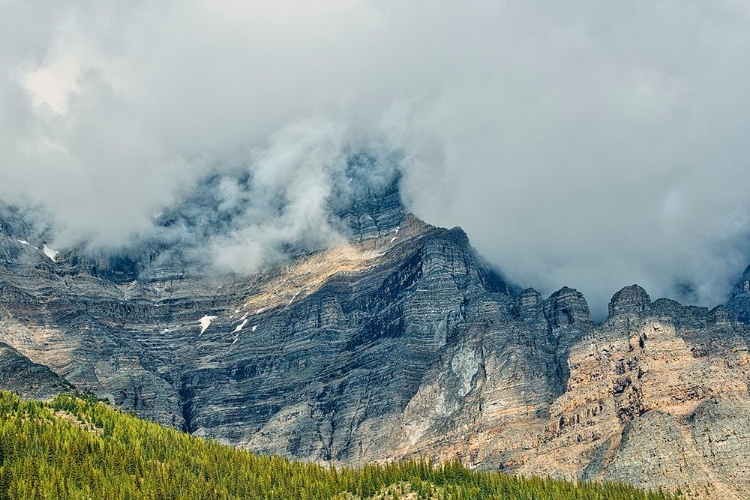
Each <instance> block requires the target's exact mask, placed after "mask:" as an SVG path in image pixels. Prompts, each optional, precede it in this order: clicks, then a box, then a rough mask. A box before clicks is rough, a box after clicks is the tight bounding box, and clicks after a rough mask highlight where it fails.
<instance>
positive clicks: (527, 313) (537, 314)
mask: <svg viewBox="0 0 750 500" xmlns="http://www.w3.org/2000/svg"><path fill="white" fill-rule="evenodd" d="M516 315H517V316H518V317H519V318H520V319H521V320H523V321H534V320H538V319H540V318H543V317H544V304H543V299H542V294H541V293H539V292H537V291H536V290H534V289H533V288H527V289H525V290H523V291H522V292H521V293H520V294H519V295H518V298H517V299H516Z"/></svg>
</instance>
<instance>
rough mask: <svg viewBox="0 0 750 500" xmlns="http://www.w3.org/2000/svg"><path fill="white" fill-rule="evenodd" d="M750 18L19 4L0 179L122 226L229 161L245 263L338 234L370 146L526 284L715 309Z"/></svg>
mask: <svg viewBox="0 0 750 500" xmlns="http://www.w3.org/2000/svg"><path fill="white" fill-rule="evenodd" d="M748 28H750V9H748V7H747V6H746V4H745V3H743V2H738V1H736V0H718V1H716V2H687V3H685V2H681V1H677V0H660V1H657V2H650V3H643V4H632V3H630V4H621V5H620V4H611V3H601V2H593V1H583V0H576V1H574V2H567V3H565V4H560V3H559V2H551V1H542V0H539V1H534V2H518V1H508V0H506V1H483V0H478V1H476V2H468V3H467V2H458V1H445V2H439V3H435V2H427V1H426V0H418V1H415V2H396V1H392V0H380V1H375V0H371V1H366V0H361V1H345V0H326V1H322V2H314V3H310V2H300V1H293V0H282V1H279V2H272V3H269V2H255V1H251V2H238V1H233V0H219V1H212V2H206V1H188V2H181V3H180V4H179V6H177V5H176V4H173V3H169V2H142V3H140V2H114V3H107V5H98V6H94V7H92V6H91V5H90V4H85V5H84V4H83V2H75V1H71V2H50V3H49V4H47V5H45V4H41V3H34V4H33V5H31V4H29V3H28V2H18V1H7V0H6V1H5V2H2V3H0V33H2V35H0V42H2V43H0V47H1V48H0V65H1V66H0V67H1V68H2V75H0V150H1V151H2V155H3V163H2V166H1V167H0V197H2V198H4V199H6V200H11V201H16V200H19V199H21V198H24V199H26V200H28V201H29V202H33V203H40V202H41V203H44V204H45V205H46V206H47V207H48V208H49V210H51V211H52V212H53V213H54V214H55V215H56V217H57V219H58V226H59V230H58V240H59V244H60V245H64V244H72V243H73V242H75V241H78V240H81V239H86V240H89V241H92V242H94V243H96V244H99V245H101V246H109V247H116V246H118V245H123V244H127V242H129V241H133V239H134V238H137V235H140V234H150V233H152V232H153V231H155V229H154V227H155V223H154V221H155V219H154V214H156V213H159V212H163V211H165V210H168V209H169V207H173V206H175V205H176V204H179V203H180V201H181V200H184V199H185V198H186V197H188V196H190V193H192V192H194V191H195V190H196V189H199V188H200V184H201V183H202V182H206V179H223V180H220V181H217V182H218V184H217V189H218V191H216V192H217V193H220V194H219V195H218V196H219V197H220V198H221V200H220V205H221V207H222V211H226V212H227V213H229V212H231V211H234V212H232V213H235V214H237V217H236V218H233V219H232V220H233V221H235V222H233V223H232V224H235V226H232V228H231V231H230V232H229V233H226V234H225V235H223V236H220V237H218V238H216V239H215V240H213V242H212V243H211V248H212V251H213V252H215V253H214V255H215V258H216V262H217V263H219V265H220V266H221V267H234V266H239V267H241V268H244V269H250V268H254V267H253V266H255V265H256V264H252V262H255V260H254V259H260V261H264V260H266V259H273V258H274V257H273V256H274V255H278V252H279V251H280V250H279V249H280V248H281V247H284V245H286V244H288V243H289V242H297V243H300V242H305V243H306V244H310V245H315V244H330V243H331V242H334V241H336V238H337V237H338V236H337V232H336V231H335V230H334V229H333V228H331V227H330V226H329V225H327V224H326V223H322V222H321V221H325V220H326V218H325V213H324V211H325V209H326V200H327V199H328V198H330V197H331V196H332V193H333V191H331V185H332V184H333V183H334V182H335V179H336V178H337V177H336V176H339V175H341V172H342V170H341V169H342V168H343V167H342V164H344V163H345V160H344V157H345V156H346V155H347V154H349V153H352V152H353V151H356V150H357V149H358V148H362V149H366V150H368V151H372V150H373V147H374V146H377V147H378V148H379V150H381V151H382V152H383V154H384V155H385V156H388V155H390V156H388V158H390V161H391V163H393V165H391V166H390V167H388V168H398V169H400V170H401V171H402V173H403V189H404V191H403V195H404V199H405V201H406V202H407V204H408V208H409V209H411V210H412V211H414V212H416V213H417V214H418V215H419V216H421V217H422V218H424V219H425V220H427V221H429V222H431V223H435V224H440V225H446V226H452V225H461V226H463V227H464V228H465V229H466V230H467V232H468V233H469V236H470V237H471V238H472V241H473V243H474V244H475V246H476V247H477V248H478V249H479V250H480V252H482V253H483V254H484V255H486V256H487V257H488V258H489V259H490V260H491V261H493V262H495V263H497V264H498V265H500V266H501V267H502V268H503V269H504V271H505V272H506V273H507V274H508V275H509V276H510V277H511V278H513V279H515V280H517V281H519V282H520V283H522V284H524V285H533V286H536V287H538V288H540V289H541V290H543V291H545V292H550V291H553V290H554V289H556V288H559V287H561V286H563V285H569V286H574V287H577V288H579V289H581V290H582V291H583V292H584V293H585V294H586V296H587V297H589V300H590V302H592V305H593V306H594V309H595V310H596V311H598V312H600V313H601V312H602V311H604V309H605V307H606V306H605V304H606V300H607V299H608V298H609V296H610V295H611V294H612V293H613V292H614V291H616V290H617V289H618V288H620V287H621V286H623V285H626V284H631V283H633V282H638V283H640V284H642V285H644V286H645V287H646V288H647V289H648V290H649V292H651V294H652V296H660V295H667V296H671V297H675V298H682V299H686V300H689V301H693V302H697V303H700V304H706V305H713V304H715V303H717V302H720V301H722V300H723V299H724V296H725V294H726V292H727V291H728V290H729V285H730V283H731V281H732V280H733V279H734V278H735V277H736V276H737V275H738V274H739V273H740V272H741V271H742V268H743V267H744V266H745V265H746V264H747V263H748V261H750V244H748V241H747V239H748V238H747V235H748V220H747V214H748V206H747V202H746V198H747V196H746V186H748V185H750V168H748V165H747V163H748V160H747V158H750V154H748V153H750V151H748V149H750V143H748V141H747V140H746V138H747V137H748V136H750V96H749V95H748V94H747V92H746V89H747V88H750V69H748V68H746V66H747V65H746V64H744V62H745V61H747V60H750V29H748ZM243 176H244V177H243ZM375 177H377V176H375ZM386 177H387V176H386ZM212 192H213V191H212ZM212 196H213V195H212ZM279 199H282V200H285V201H284V202H283V203H281V204H280V205H279V203H278V200H279ZM176 227H177V226H175V227H174V228H173V230H174V231H177V229H176ZM319 229H320V231H319ZM174 234H176V233H174ZM230 234H231V236H228V235H230ZM249 255H250V256H253V257H252V258H248V256H249ZM248 262H250V263H251V264H248ZM238 263H243V264H238ZM247 266H249V267H247Z"/></svg>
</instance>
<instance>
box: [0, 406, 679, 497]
mask: <svg viewBox="0 0 750 500" xmlns="http://www.w3.org/2000/svg"><path fill="white" fill-rule="evenodd" d="M399 491H408V492H411V497H412V498H425V499H426V498H441V499H442V498H445V499H453V498H455V499H458V498H461V499H472V498H483V499H484V498H487V499H492V498H497V499H532V498H533V499H538V500H543V499H555V500H565V499H569V498H570V499H573V498H575V499H578V500H585V499H610V500H618V499H623V500H624V499H628V500H633V499H636V500H637V499H651V500H659V499H668V498H671V496H669V495H668V494H666V493H662V492H651V493H644V492H641V491H639V490H637V489H635V488H633V487H630V486H625V485H621V484H615V483H608V484H604V485H599V484H587V483H581V484H578V485H573V484H572V483H568V482H564V481H559V480H552V479H535V478H531V479H524V478H515V477H512V476H508V475H504V474H502V473H487V472H483V473H477V472H470V471H468V470H467V469H465V468H463V467H462V466H461V465H460V464H458V463H455V462H453V463H447V464H444V465H441V466H437V467H433V466H431V465H430V464H429V463H428V462H425V461H410V462H402V463H398V464H394V463H391V464H387V465H382V466H381V465H370V466H366V467H364V468H359V469H353V468H342V469H336V468H326V467H322V466H319V465H315V464H311V463H304V462H298V461H289V460H286V459H283V458H280V457H277V456H266V457H258V456H255V455H253V454H250V453H247V452H243V451H240V450H237V449H234V448H231V447H228V446H224V445H220V444H218V443H216V442H207V441H204V440H202V439H199V438H195V437H192V436H190V435H188V434H183V433H180V432H177V431H175V430H172V429H169V428H165V427H161V426H159V425H156V424H153V423H149V422H145V421H143V420H139V419H138V418H136V417H134V416H132V415H129V414H124V413H120V412H119V411H115V410H112V409H111V408H109V407H107V406H106V405H104V404H103V403H101V402H96V401H94V400H91V399H81V398H79V397H76V396H72V395H60V396H57V397H56V398H55V399H54V400H53V401H52V402H50V403H48V404H44V403H40V402H29V401H23V400H20V399H19V398H18V397H17V396H15V395H14V394H12V393H10V392H6V391H3V392H1V393H0V498H3V499H5V498H8V499H24V500H31V499H36V498H57V499H66V498H81V499H83V498H101V499H103V498H107V499H120V498H123V499H124V498H145V499H182V498H184V499H190V500H194V499H213V498H217V499H233V498H254V499H262V498H268V499H285V500H286V499H295V498H299V499H317V498H321V499H322V498H341V499H346V498H349V499H351V498H373V497H375V496H380V495H383V494H385V495H386V498H398V497H399ZM406 496H407V497H408V495H406Z"/></svg>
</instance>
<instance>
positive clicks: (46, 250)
mask: <svg viewBox="0 0 750 500" xmlns="http://www.w3.org/2000/svg"><path fill="white" fill-rule="evenodd" d="M42 251H43V252H44V255H46V256H47V257H49V258H50V260H52V262H55V259H57V256H58V255H59V254H60V252H58V251H57V250H52V249H51V248H50V247H48V246H47V245H44V249H43V250H42Z"/></svg>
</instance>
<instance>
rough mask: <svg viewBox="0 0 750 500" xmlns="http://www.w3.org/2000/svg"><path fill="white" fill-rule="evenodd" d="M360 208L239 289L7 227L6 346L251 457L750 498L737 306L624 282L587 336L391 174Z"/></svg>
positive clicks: (174, 255)
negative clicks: (421, 210) (443, 466)
mask: <svg viewBox="0 0 750 500" xmlns="http://www.w3.org/2000/svg"><path fill="white" fill-rule="evenodd" d="M336 199H343V198H336ZM354 199H355V200H356V201H355V202H351V203H348V204H347V203H340V204H338V205H335V206H333V207H332V214H333V215H332V217H333V221H332V223H333V224H335V225H336V227H339V228H341V230H342V231H343V232H344V233H345V234H347V235H348V240H349V241H348V243H345V244H341V245H338V246H334V247H333V248H329V249H324V250H319V251H314V252H310V251H306V250H304V249H297V248H290V249H289V255H290V258H289V259H288V260H287V261H285V262H282V263H281V264H278V265H274V266H271V267H268V268H266V269H265V270H263V271H261V272H259V273H257V274H255V275H253V276H250V277H243V276H238V275H217V274H215V273H213V272H211V271H210V269H206V268H205V267H204V266H202V265H201V264H200V263H198V262H196V261H193V260H191V258H190V256H189V253H187V252H185V251H184V250H183V249H182V248H178V247H174V246H171V247H170V246H169V245H165V244H162V243H158V242H156V243H153V242H152V243H143V244H141V245H139V246H136V247H134V248H130V249H128V250H127V251H124V252H123V253H121V254H117V255H112V254H104V253H96V252H92V251H89V250H86V249H84V248H79V249H74V250H72V251H69V252H66V253H63V254H60V255H57V256H55V255H54V254H52V253H51V252H50V251H49V249H47V250H48V251H47V252H46V253H45V251H44V250H45V247H44V239H43V238H44V236H43V235H44V232H43V231H42V232H37V233H34V232H33V231H31V230H30V229H29V228H28V227H26V226H23V225H22V224H21V225H19V223H18V222H17V221H16V222H14V223H13V224H9V223H5V224H3V225H2V227H3V234H2V235H0V287H2V294H1V295H0V341H3V342H5V343H7V344H8V345H9V346H12V348H13V349H15V350H17V351H18V353H19V354H20V355H22V356H25V357H26V358H28V360H30V362H33V363H37V364H40V365H44V366H46V367H49V369H51V370H52V371H54V372H55V373H57V374H58V375H59V376H61V377H63V378H64V379H65V380H66V381H67V382H69V383H71V384H73V385H75V386H76V387H77V388H78V389H79V390H86V391H91V392H93V393H94V394H96V395H98V396H100V397H103V398H106V399H108V400H109V401H110V402H111V403H113V404H115V405H117V406H118V407H120V408H122V409H123V410H127V411H134V412H136V413H137V414H138V415H139V416H141V417H143V418H147V419H149V420H153V421H155V422H159V423H162V424H167V425H170V426H173V427H175V428H178V429H182V430H185V431H187V432H189V433H191V434H193V435H196V436H203V437H211V438H214V439H217V440H219V441H221V442H224V443H228V444H232V445H234V446H237V447H241V448H245V449H249V450H252V451H256V452H259V453H275V454H280V455H282V456H286V457H294V458H300V459H304V460H312V461H319V462H324V463H335V464H349V465H361V464H365V463H369V462H372V461H383V460H390V459H401V458H410V457H419V456H425V457H430V458H433V459H435V460H440V461H448V460H454V459H457V460H459V461H461V462H462V463H464V464H465V465H467V466H469V467H471V468H478V469H489V470H497V469H499V470H503V471H506V472H510V473H517V474H524V475H531V474H537V475H539V474H541V475H547V474H549V475H551V476H553V477H559V478H568V479H585V480H596V481H604V480H614V481H625V482H629V483H631V484H634V485H636V486H638V487H642V488H658V487H665V488H668V489H671V490H677V488H681V489H682V490H683V491H684V490H685V489H686V488H687V489H689V490H690V491H691V492H693V493H695V494H696V495H698V496H700V497H707V498H727V499H732V498H735V499H740V498H747V497H748V496H750V493H749V492H750V467H748V466H747V464H749V463H750V411H748V410H750V397H749V396H748V387H750V354H749V352H748V342H749V341H750V332H749V330H748V327H747V326H746V325H745V324H744V323H743V322H742V321H739V320H738V319H737V318H736V316H735V314H736V315H737V316H738V317H739V318H740V319H744V320H746V319H747V316H743V315H742V313H741V311H742V307H743V306H741V304H743V302H742V300H744V299H741V293H739V292H738V293H737V294H735V298H734V299H733V301H732V302H731V303H730V304H729V305H728V307H727V308H725V307H717V308H715V309H713V310H711V311H709V310H707V309H705V308H698V307H692V306H682V305H680V304H678V303H676V302H673V301H670V300H666V299H659V300H656V301H653V302H652V301H651V299H650V297H649V296H648V294H647V293H646V291H644V290H643V289H641V288H640V287H638V286H635V285H633V286H630V287H626V288H624V289H623V290H621V291H620V292H618V293H617V294H616V295H615V296H614V297H613V298H612V301H611V302H610V305H609V315H608V317H607V319H606V320H605V321H604V322H602V323H600V324H597V323H595V322H593V321H592V320H591V317H590V314H589V309H588V305H587V303H586V300H585V298H584V297H583V296H582V295H581V294H580V293H579V292H577V291H576V290H575V289H572V288H563V289H561V290H559V291H558V292H556V293H554V294H552V295H551V296H549V297H547V298H545V297H542V296H541V295H540V294H539V293H538V292H536V291H534V290H533V289H525V290H523V289H521V287H518V286H517V285H515V284H513V283H510V282H509V281H508V280H507V279H506V278H505V277H504V276H503V274H502V273H501V272H500V271H498V270H497V269H495V268H494V267H493V266H492V265H490V264H488V263H487V262H486V261H484V260H483V259H482V258H481V257H480V256H478V255H477V253H476V251H475V250H474V249H473V248H472V247H471V245H470V242H469V239H468V237H467V236H466V234H465V233H464V232H463V231H462V230H461V229H460V228H453V229H443V228H437V227H433V226H431V225H429V224H426V223H425V222H422V221H420V220H418V219H417V218H416V217H414V216H413V215H408V214H406V212H405V211H404V209H403V207H402V206H401V204H400V199H399V195H398V179H395V180H394V181H393V182H392V183H389V184H385V185H383V186H381V187H380V188H378V189H360V190H359V191H358V193H357V196H356V197H355V198H354ZM189 213H192V212H190V211H188V210H182V211H179V210H178V211H176V212H175V213H172V214H167V215H166V216H163V218H162V220H163V224H167V225H168V224H175V223H176V222H175V221H177V220H183V222H182V223H184V224H187V223H190V220H189V218H188V217H187V216H186V215H185V214H189ZM185 221H187V222H185ZM224 225H226V226H229V225H231V221H230V222H227V221H224V222H221V221H213V222H212V223H211V224H209V226H207V227H212V228H218V229H214V230H215V231H221V230H222V229H221V228H222V227H224ZM18 227H24V229H23V230H24V231H25V233H23V234H21V233H19V232H18V231H19V229H18ZM14 231H15V232H14ZM40 234H41V236H40ZM740 288H742V287H740ZM6 387H9V388H15V385H14V383H13V382H12V381H11V382H10V383H8V385H6Z"/></svg>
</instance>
